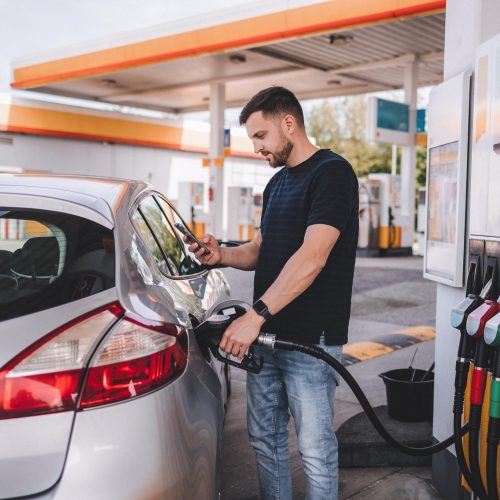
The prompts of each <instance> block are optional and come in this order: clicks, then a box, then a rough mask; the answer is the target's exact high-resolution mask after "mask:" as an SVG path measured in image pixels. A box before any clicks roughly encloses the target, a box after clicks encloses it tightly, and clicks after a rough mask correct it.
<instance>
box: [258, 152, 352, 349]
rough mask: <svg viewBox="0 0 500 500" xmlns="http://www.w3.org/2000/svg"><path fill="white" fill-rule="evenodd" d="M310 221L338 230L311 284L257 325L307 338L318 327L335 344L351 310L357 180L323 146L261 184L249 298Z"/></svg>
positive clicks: (275, 271) (272, 276)
mask: <svg viewBox="0 0 500 500" xmlns="http://www.w3.org/2000/svg"><path fill="white" fill-rule="evenodd" d="M313 224H327V225H329V226H333V227H335V228H337V229H338V230H339V231H340V236H339V238H338V240H337V242H336V244H335V245H334V247H333V249H332V251H331V253H330V255H329V256H328V260H327V262H326V265H325V267H324V268H323V269H322V270H321V272H320V274H319V275H318V276H317V277H316V279H315V280H314V282H313V283H312V284H311V286H310V287H309V288H308V289H307V290H305V291H304V292H303V293H302V294H301V295H300V296H299V297H297V298H296V299H295V300H294V301H292V302H291V303H290V304H288V305H287V306H286V307H285V308H283V309H282V310H281V311H280V312H279V313H277V314H276V315H275V316H274V317H273V318H271V319H270V320H268V321H267V322H266V324H265V325H264V327H263V331H265V332H266V333H275V334H277V335H278V336H281V337H287V338H291V339H295V340H299V341H304V342H312V343H318V342H319V338H320V335H321V334H322V333H323V332H324V334H325V341H326V343H327V344H336V345H341V344H345V343H346V342H347V329H348V325H349V316H350V312H351V293H352V280H353V274H354V261H355V257H356V247H357V243H358V180H357V178H356V175H355V173H354V171H353V169H352V167H351V165H350V164H349V163H348V162H347V161H346V160H345V159H344V158H342V157H341V156H339V155H337V154H335V153H333V152H332V151H330V150H327V149H320V150H319V151H317V152H316V153H314V154H313V155H312V156H311V157H310V158H308V159H307V160H306V161H304V162H302V163H300V164H299V165H297V166H295V167H293V168H288V167H284V168H282V169H281V170H280V171H279V172H277V173H276V174H275V175H274V176H273V177H272V179H271V180H270V181H269V183H268V185H267V186H266V189H265V190H264V197H263V210H262V221H261V227H260V230H261V235H262V243H261V246H260V250H259V256H258V260H257V266H256V269H255V281H254V301H255V300H258V299H259V298H260V297H261V296H262V295H263V294H264V292H265V291H266V290H267V289H268V288H269V287H270V286H271V285H272V284H273V283H274V281H275V280H276V278H277V277H278V275H279V274H280V272H281V270H282V269H283V267H284V266H285V264H286V263H287V261H288V259H289V258H290V257H291V256H292V255H293V254H294V253H295V252H296V251H297V250H298V249H299V248H300V246H301V245H302V243H303V241H304V235H305V232H306V229H307V227H308V226H311V225H313Z"/></svg>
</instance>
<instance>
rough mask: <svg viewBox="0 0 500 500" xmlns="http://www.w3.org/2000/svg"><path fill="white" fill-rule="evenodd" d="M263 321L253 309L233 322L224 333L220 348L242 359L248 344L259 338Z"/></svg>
mask: <svg viewBox="0 0 500 500" xmlns="http://www.w3.org/2000/svg"><path fill="white" fill-rule="evenodd" d="M264 322H265V320H264V318H263V317H262V316H259V315H258V314H257V313H256V312H255V311H254V310H253V309H250V311H248V312H247V313H246V314H245V315H243V316H242V317H241V318H238V319H236V320H234V321H233V322H232V323H231V324H230V325H229V327H228V328H227V329H226V331H225V332H224V336H223V337H222V340H221V341H220V344H219V345H220V348H221V349H222V350H223V351H224V352H227V353H228V354H232V355H233V356H236V357H238V358H240V359H241V358H243V356H244V355H245V353H246V352H247V349H248V348H249V347H250V344H251V343H252V342H253V341H254V340H255V339H256V338H257V337H258V336H259V333H260V328H261V327H262V325H263V324H264Z"/></svg>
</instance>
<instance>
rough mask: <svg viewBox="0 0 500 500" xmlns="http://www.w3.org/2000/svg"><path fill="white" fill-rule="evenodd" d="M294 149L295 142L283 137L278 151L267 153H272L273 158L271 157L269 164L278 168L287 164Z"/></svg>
mask: <svg viewBox="0 0 500 500" xmlns="http://www.w3.org/2000/svg"><path fill="white" fill-rule="evenodd" d="M292 149H293V144H292V143H291V142H290V141H289V140H288V139H287V138H286V137H283V141H282V143H281V148H280V149H278V150H277V151H276V153H267V154H271V158H270V159H269V166H270V167H272V168H277V167H282V166H283V165H286V162H287V161H288V158H289V157H290V153H291V152H292Z"/></svg>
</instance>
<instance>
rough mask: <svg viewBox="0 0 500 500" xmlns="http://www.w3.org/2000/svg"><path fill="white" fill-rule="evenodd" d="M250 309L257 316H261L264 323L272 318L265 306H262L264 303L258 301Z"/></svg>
mask: <svg viewBox="0 0 500 500" xmlns="http://www.w3.org/2000/svg"><path fill="white" fill-rule="evenodd" d="M252 308H253V310H254V311H255V312H256V313H257V314H258V315H259V316H262V317H263V318H264V319H265V320H266V321H267V320H268V319H270V318H272V316H273V315H272V314H271V313H270V312H269V309H268V308H267V306H266V304H264V302H262V300H260V299H259V300H258V301H257V302H255V304H254V305H253V306H252Z"/></svg>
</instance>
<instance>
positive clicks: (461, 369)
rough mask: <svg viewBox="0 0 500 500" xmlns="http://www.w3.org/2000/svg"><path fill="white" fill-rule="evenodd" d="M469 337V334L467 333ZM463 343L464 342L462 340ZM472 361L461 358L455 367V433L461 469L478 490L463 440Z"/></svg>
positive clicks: (469, 482)
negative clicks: (466, 398)
mask: <svg viewBox="0 0 500 500" xmlns="http://www.w3.org/2000/svg"><path fill="white" fill-rule="evenodd" d="M466 336H467V337H468V335H466ZM462 339H464V341H466V340H467V339H465V338H464V337H462ZM461 343H462V342H461ZM469 366H470V361H469V360H468V359H466V358H459V359H458V360H457V362H456V368H455V398H454V401H453V435H454V436H455V452H456V454H457V461H458V465H459V467H460V471H461V472H462V475H463V476H464V478H465V480H466V481H467V484H468V485H469V487H470V488H471V489H472V490H474V491H478V488H477V484H476V482H475V481H474V478H473V477H472V475H471V473H470V469H469V465H468V464H467V460H466V458H465V452H464V445H463V442H462V436H461V431H462V415H463V413H464V399H465V388H466V387H467V379H468V376H469Z"/></svg>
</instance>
